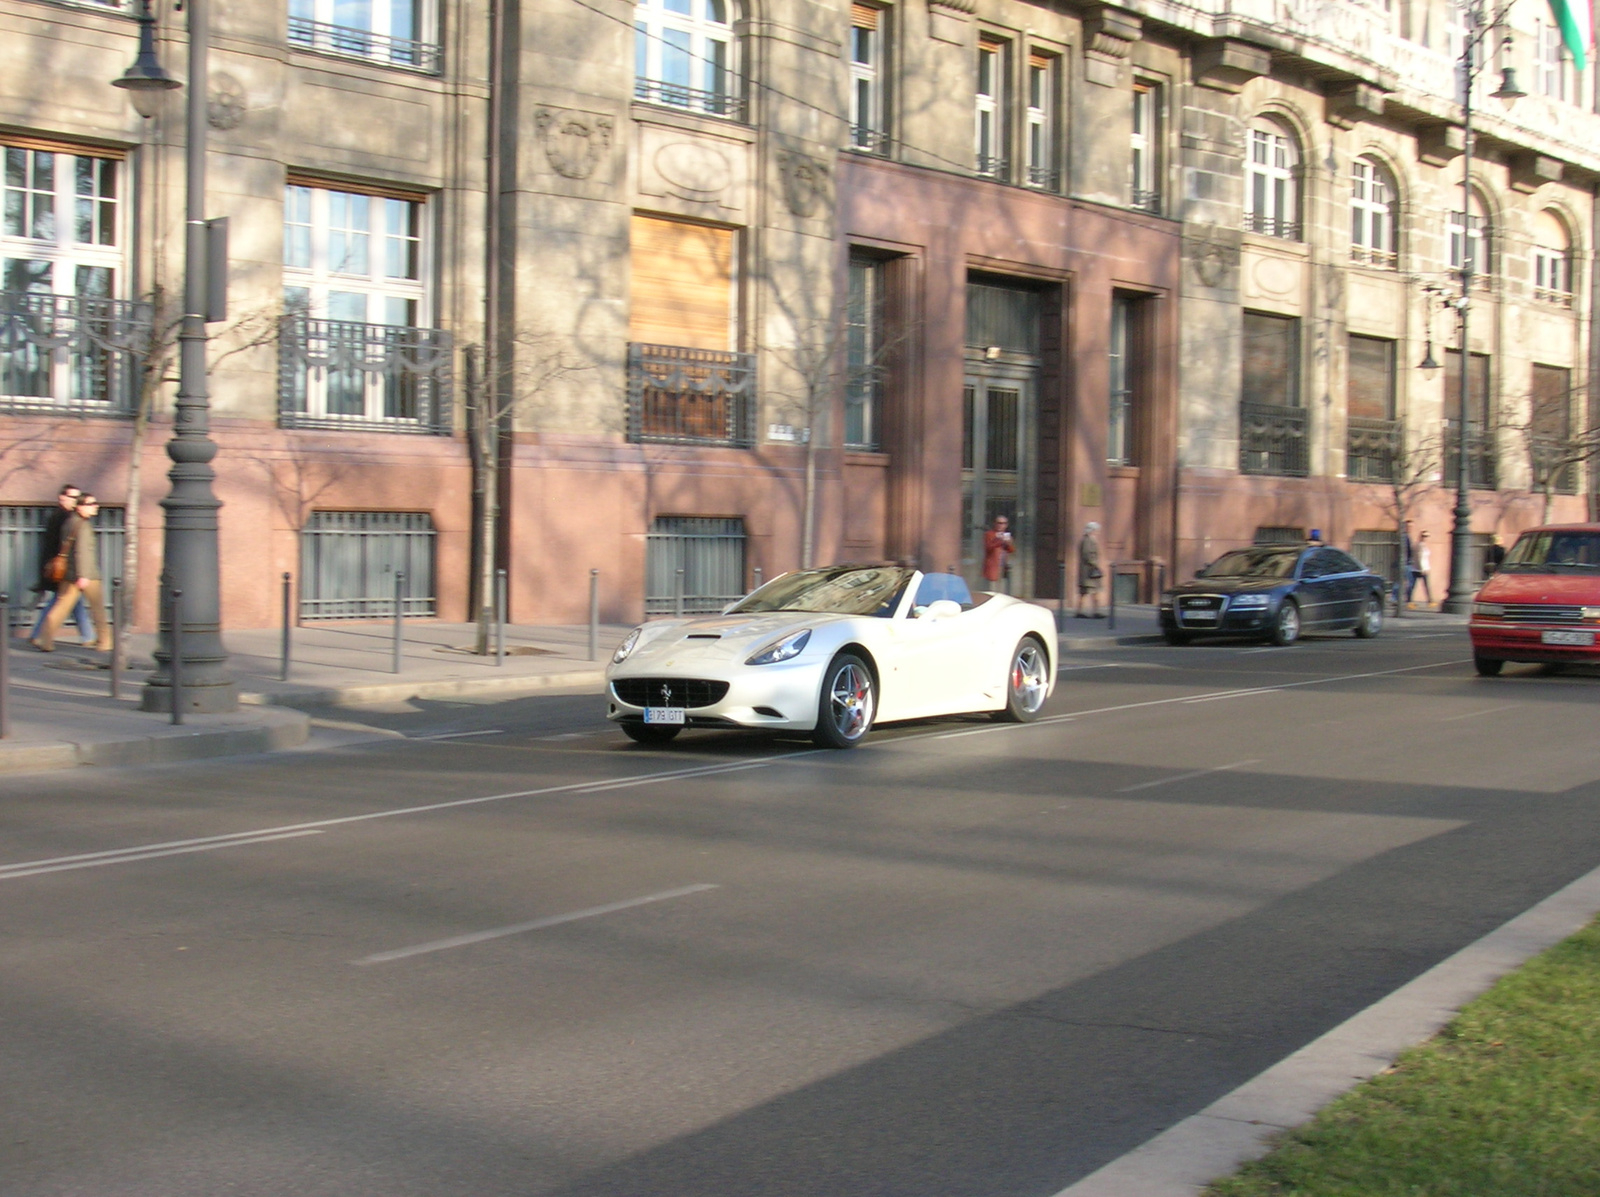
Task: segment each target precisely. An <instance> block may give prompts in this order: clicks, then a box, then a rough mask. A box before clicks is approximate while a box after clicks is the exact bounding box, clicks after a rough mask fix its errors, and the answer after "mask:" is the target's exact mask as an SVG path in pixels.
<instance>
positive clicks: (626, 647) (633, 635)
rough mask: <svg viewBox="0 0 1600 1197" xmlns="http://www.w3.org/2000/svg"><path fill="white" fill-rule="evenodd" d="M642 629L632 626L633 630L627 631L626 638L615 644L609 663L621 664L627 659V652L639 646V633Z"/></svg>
mask: <svg viewBox="0 0 1600 1197" xmlns="http://www.w3.org/2000/svg"><path fill="white" fill-rule="evenodd" d="M642 631H644V629H643V628H634V629H633V631H631V632H629V633H628V638H627V639H626V640H624V641H623V642H622V643H621V644H619V645H617V651H616V652H614V653H612V654H611V663H612V664H613V665H621V664H622V663H623V662H624V661H626V660H627V659H628V654H629V653H631V652H632V651H633V650H634V649H636V648H638V647H639V633H640V632H642Z"/></svg>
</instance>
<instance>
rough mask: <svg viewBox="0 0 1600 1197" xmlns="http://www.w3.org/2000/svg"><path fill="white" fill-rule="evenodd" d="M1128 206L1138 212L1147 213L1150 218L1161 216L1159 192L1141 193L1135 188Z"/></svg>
mask: <svg viewBox="0 0 1600 1197" xmlns="http://www.w3.org/2000/svg"><path fill="white" fill-rule="evenodd" d="M1129 206H1130V207H1132V208H1136V209H1138V210H1139V211H1140V212H1148V213H1150V214H1151V215H1152V216H1160V215H1161V193H1160V192H1159V191H1141V190H1140V189H1139V188H1137V187H1135V188H1134V190H1133V195H1132V197H1131V198H1130V199H1129Z"/></svg>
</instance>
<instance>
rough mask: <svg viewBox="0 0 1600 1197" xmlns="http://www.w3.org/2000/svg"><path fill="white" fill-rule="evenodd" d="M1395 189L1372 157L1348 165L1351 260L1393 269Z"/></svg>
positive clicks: (1386, 172) (1359, 159)
mask: <svg viewBox="0 0 1600 1197" xmlns="http://www.w3.org/2000/svg"><path fill="white" fill-rule="evenodd" d="M1394 211H1395V188H1394V182H1393V180H1392V179H1391V178H1390V176H1389V172H1388V171H1387V170H1385V169H1384V168H1383V166H1382V165H1381V164H1379V163H1378V162H1377V161H1375V160H1374V159H1372V158H1357V159H1356V160H1355V161H1354V162H1352V163H1351V164H1350V259H1351V261H1354V262H1362V263H1365V264H1366V265H1368V266H1384V267H1393V266H1394V265H1395V264H1396V262H1397V261H1398V258H1397V256H1396V250H1397V249H1398V246H1399V243H1398V241H1397V239H1396V221H1395V218H1394Z"/></svg>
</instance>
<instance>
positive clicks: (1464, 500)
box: [1401, 0, 1525, 615]
mask: <svg viewBox="0 0 1600 1197" xmlns="http://www.w3.org/2000/svg"><path fill="white" fill-rule="evenodd" d="M1508 7H1509V5H1508ZM1466 17H1467V35H1466V37H1465V38H1464V39H1463V41H1464V45H1463V46H1462V48H1461V130H1462V139H1461V163H1462V165H1461V294H1460V296H1459V297H1458V298H1457V299H1456V301H1455V308H1456V315H1457V317H1458V318H1459V319H1460V322H1461V324H1460V328H1461V360H1460V362H1459V366H1460V369H1459V370H1458V371H1457V378H1456V382H1457V384H1458V386H1457V388H1456V404H1457V406H1456V507H1455V512H1454V518H1455V523H1454V525H1453V526H1452V528H1451V530H1450V589H1449V590H1448V591H1447V592H1446V593H1445V596H1444V599H1443V601H1442V602H1441V603H1440V604H1439V609H1440V610H1441V611H1450V612H1454V613H1456V614H1463V615H1464V614H1466V613H1467V612H1468V611H1470V610H1471V609H1472V599H1473V596H1474V595H1475V594H1477V592H1478V587H1477V583H1476V582H1475V580H1474V579H1473V577H1472V466H1471V458H1470V457H1469V456H1468V444H1467V442H1468V437H1469V432H1470V429H1469V426H1468V422H1467V418H1468V416H1469V415H1470V413H1471V410H1472V370H1471V363H1472V348H1471V343H1470V342H1469V341H1468V339H1467V312H1468V309H1469V308H1470V307H1471V305H1472V274H1473V269H1474V268H1475V267H1476V265H1477V262H1476V258H1477V251H1478V247H1476V246H1474V245H1473V240H1472V150H1473V145H1472V80H1473V76H1474V75H1476V74H1477V68H1476V65H1475V64H1474V61H1473V60H1474V57H1475V56H1476V54H1477V50H1478V47H1479V46H1480V45H1481V44H1482V43H1483V40H1484V38H1485V37H1486V35H1487V34H1488V33H1489V32H1490V31H1491V29H1492V26H1490V25H1488V24H1487V23H1486V22H1485V20H1484V8H1483V3H1482V0H1467V4H1466ZM1504 17H1505V12H1504V10H1502V11H1501V12H1500V13H1499V14H1498V15H1497V19H1496V22H1495V24H1498V23H1499V21H1500V20H1503V19H1504ZM1505 44H1506V45H1507V46H1510V44H1511V37H1510V35H1509V34H1508V35H1507V36H1506V39H1505ZM1524 94H1525V93H1524V92H1522V91H1521V90H1520V89H1518V87H1517V82H1516V76H1515V74H1513V72H1512V69H1511V67H1509V66H1507V67H1506V68H1505V69H1504V70H1503V71H1502V72H1501V76H1500V87H1499V89H1498V90H1496V91H1495V93H1494V96H1495V98H1496V99H1500V100H1506V101H1508V102H1509V101H1511V100H1515V99H1518V98H1519V97H1521V96H1522V95H1524ZM1481 242H1482V237H1481V235H1480V237H1479V243H1480V245H1481ZM1484 435H1485V436H1487V435H1488V430H1487V428H1486V429H1485V430H1484ZM1404 534H1405V533H1404V530H1402V531H1401V535H1402V536H1403V535H1404ZM1402 601H1404V596H1402Z"/></svg>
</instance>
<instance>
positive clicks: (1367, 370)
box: [1345, 333, 1395, 420]
mask: <svg viewBox="0 0 1600 1197" xmlns="http://www.w3.org/2000/svg"><path fill="white" fill-rule="evenodd" d="M1348 347H1349V372H1348V375H1347V381H1346V391H1345V395H1346V402H1347V405H1348V410H1349V413H1350V415H1351V416H1353V417H1356V418H1358V419H1362V420H1392V419H1394V392H1395V344H1394V342H1393V341H1388V340H1384V339H1382V338H1380V337H1362V336H1357V335H1356V334H1354V333H1351V334H1350V339H1349V342H1348Z"/></svg>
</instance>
